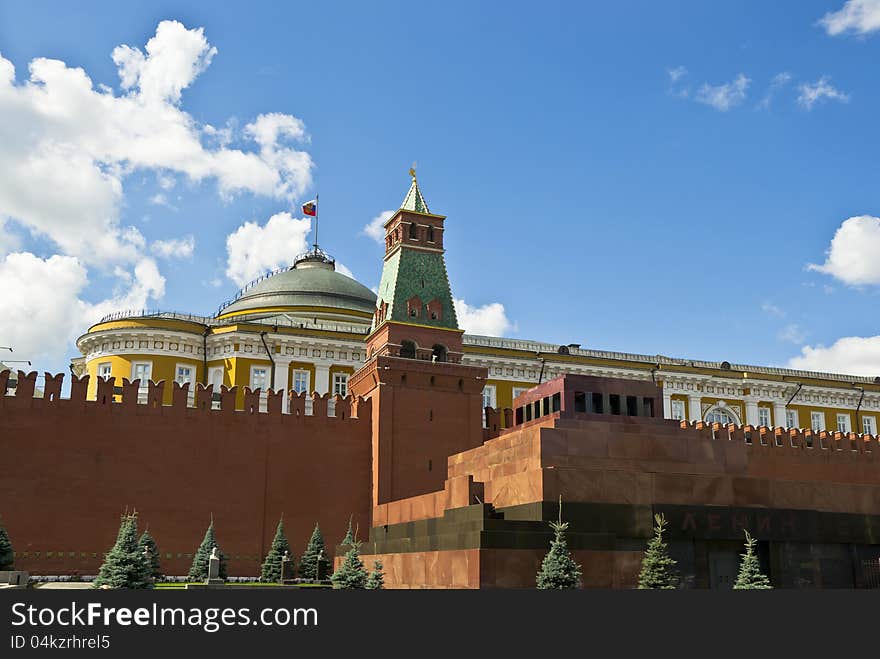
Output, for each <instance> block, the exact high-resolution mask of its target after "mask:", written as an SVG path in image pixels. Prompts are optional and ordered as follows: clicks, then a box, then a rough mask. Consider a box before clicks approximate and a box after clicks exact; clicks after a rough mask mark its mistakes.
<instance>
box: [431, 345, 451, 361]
mask: <svg viewBox="0 0 880 659" xmlns="http://www.w3.org/2000/svg"><path fill="white" fill-rule="evenodd" d="M446 354H447V350H446V346H444V345H441V344H439V343H435V344H434V347H433V348H432V349H431V360H432V361H435V362H445V361H446Z"/></svg>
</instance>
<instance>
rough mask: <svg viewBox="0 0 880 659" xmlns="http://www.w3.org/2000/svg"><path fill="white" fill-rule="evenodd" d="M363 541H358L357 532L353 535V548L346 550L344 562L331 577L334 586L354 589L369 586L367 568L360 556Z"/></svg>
mask: <svg viewBox="0 0 880 659" xmlns="http://www.w3.org/2000/svg"><path fill="white" fill-rule="evenodd" d="M360 548H361V543H359V542H358V541H357V533H355V535H353V536H352V542H351V548H350V549H349V550H348V551H347V552H346V554H345V558H344V559H342V564H341V565H340V566H339V568H338V569H337V570H336V572H334V573H333V576H332V577H330V581H331V582H332V583H333V587H334V588H337V589H345V590H354V589H361V590H363V589H364V588H366V587H367V569H366V568H365V567H364V562H363V561H362V560H361V557H360Z"/></svg>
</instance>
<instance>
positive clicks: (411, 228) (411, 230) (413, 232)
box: [409, 222, 419, 240]
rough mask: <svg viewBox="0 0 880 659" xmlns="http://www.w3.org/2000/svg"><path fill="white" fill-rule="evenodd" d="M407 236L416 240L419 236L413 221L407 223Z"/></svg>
mask: <svg viewBox="0 0 880 659" xmlns="http://www.w3.org/2000/svg"><path fill="white" fill-rule="evenodd" d="M409 237H410V240H416V239H417V238H418V237H419V234H418V229H417V228H416V223H415V222H413V223H412V224H410V225H409Z"/></svg>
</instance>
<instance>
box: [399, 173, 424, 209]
mask: <svg viewBox="0 0 880 659" xmlns="http://www.w3.org/2000/svg"><path fill="white" fill-rule="evenodd" d="M411 173H412V172H411ZM400 210H403V211H413V212H414V213H427V214H430V213H431V211H430V210H428V203H427V202H426V201H425V197H424V196H423V195H422V191H421V189H420V188H419V182H418V181H417V180H416V177H415V174H414V173H413V174H412V185H410V186H409V191H408V192H407V193H406V197H404V198H403V203H402V204H401V205H400Z"/></svg>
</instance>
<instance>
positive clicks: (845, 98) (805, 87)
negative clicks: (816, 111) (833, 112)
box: [797, 76, 849, 110]
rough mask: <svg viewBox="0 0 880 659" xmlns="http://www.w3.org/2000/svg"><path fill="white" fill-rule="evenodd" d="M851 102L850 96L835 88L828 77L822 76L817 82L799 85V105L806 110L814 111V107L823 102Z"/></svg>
mask: <svg viewBox="0 0 880 659" xmlns="http://www.w3.org/2000/svg"><path fill="white" fill-rule="evenodd" d="M825 99H827V100H830V101H838V102H840V103H848V102H849V94H845V93H844V92H842V91H840V90H839V89H837V88H836V87H834V86H833V85H832V84H831V82H830V79H829V78H828V76H822V77H821V78H819V79H818V80H817V81H816V82H805V83H802V84H800V85H798V98H797V101H798V104H800V106H801V107H802V108H804V109H805V110H812V109H813V106H814V105H815V104H816V103H818V102H819V101H822V100H825Z"/></svg>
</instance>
